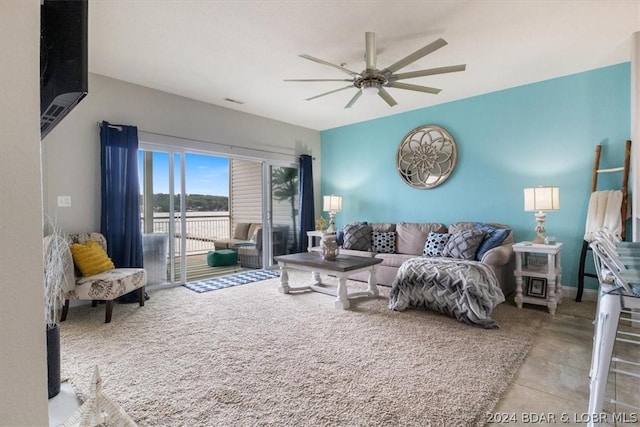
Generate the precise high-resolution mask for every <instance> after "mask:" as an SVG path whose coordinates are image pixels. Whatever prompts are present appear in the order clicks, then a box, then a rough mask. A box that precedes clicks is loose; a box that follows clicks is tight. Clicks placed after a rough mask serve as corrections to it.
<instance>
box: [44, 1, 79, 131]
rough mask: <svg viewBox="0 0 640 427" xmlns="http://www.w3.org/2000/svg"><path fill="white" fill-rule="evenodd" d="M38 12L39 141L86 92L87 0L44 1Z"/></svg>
mask: <svg viewBox="0 0 640 427" xmlns="http://www.w3.org/2000/svg"><path fill="white" fill-rule="evenodd" d="M40 12H41V14H40V138H44V137H45V136H46V135H47V134H48V133H49V132H50V131H51V130H52V129H53V128H54V127H55V126H56V125H57V124H58V123H59V122H60V120H62V119H63V118H64V117H65V116H66V115H67V114H68V113H69V111H71V110H72V109H73V107H75V106H76V105H77V104H78V102H80V100H82V98H84V97H85V96H86V95H87V92H88V77H89V76H88V64H87V62H88V58H87V50H88V49H87V42H88V37H87V20H88V0H44V1H43V2H42V6H41V10H40Z"/></svg>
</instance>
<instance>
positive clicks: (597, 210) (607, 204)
mask: <svg viewBox="0 0 640 427" xmlns="http://www.w3.org/2000/svg"><path fill="white" fill-rule="evenodd" d="M621 207H622V191H620V190H606V191H594V192H593V193H591V197H590V198H589V208H588V211H587V222H586V224H585V227H584V228H585V233H584V240H586V241H587V242H591V241H592V240H593V233H594V232H596V231H598V230H601V229H603V228H607V229H609V230H610V231H611V232H612V233H614V234H615V235H616V236H618V237H621V236H620V233H621V232H622V216H621V214H620V209H621Z"/></svg>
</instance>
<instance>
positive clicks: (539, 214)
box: [533, 211, 547, 243]
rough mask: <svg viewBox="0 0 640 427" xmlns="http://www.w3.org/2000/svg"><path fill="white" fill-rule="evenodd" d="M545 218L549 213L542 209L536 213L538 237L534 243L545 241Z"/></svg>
mask: <svg viewBox="0 0 640 427" xmlns="http://www.w3.org/2000/svg"><path fill="white" fill-rule="evenodd" d="M545 219H547V214H545V213H544V212H542V211H538V212H537V213H536V238H535V239H533V243H544V232H545V229H544V221H545Z"/></svg>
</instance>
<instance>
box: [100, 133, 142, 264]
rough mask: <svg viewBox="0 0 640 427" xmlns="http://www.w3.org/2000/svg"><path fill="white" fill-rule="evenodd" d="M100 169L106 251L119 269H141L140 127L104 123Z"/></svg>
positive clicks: (102, 219) (102, 226)
mask: <svg viewBox="0 0 640 427" xmlns="http://www.w3.org/2000/svg"><path fill="white" fill-rule="evenodd" d="M100 166H101V187H102V212H101V213H102V216H101V220H100V232H101V233H102V234H103V235H104V236H105V237H106V238H107V245H108V249H107V252H108V254H109V256H110V257H111V259H112V260H113V263H114V264H115V266H116V267H121V268H122V267H142V234H141V232H140V200H139V199H140V190H139V184H138V128H137V127H135V126H124V125H110V124H109V123H108V122H106V121H103V122H102V123H101V125H100Z"/></svg>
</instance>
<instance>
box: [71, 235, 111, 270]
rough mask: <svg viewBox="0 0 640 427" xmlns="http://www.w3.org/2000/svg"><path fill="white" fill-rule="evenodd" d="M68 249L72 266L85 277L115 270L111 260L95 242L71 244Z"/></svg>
mask: <svg viewBox="0 0 640 427" xmlns="http://www.w3.org/2000/svg"><path fill="white" fill-rule="evenodd" d="M70 249H71V255H72V256H73V262H74V264H75V265H76V267H78V270H80V273H81V274H82V275H83V276H85V277H87V276H93V275H94V274H98V273H102V272H104V271H108V270H113V269H114V268H115V265H113V261H111V258H109V256H108V255H107V253H106V252H105V251H104V249H102V246H101V245H100V243H98V242H96V241H95V240H89V241H88V242H87V243H73V244H71V247H70Z"/></svg>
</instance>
